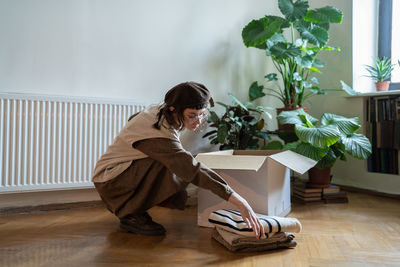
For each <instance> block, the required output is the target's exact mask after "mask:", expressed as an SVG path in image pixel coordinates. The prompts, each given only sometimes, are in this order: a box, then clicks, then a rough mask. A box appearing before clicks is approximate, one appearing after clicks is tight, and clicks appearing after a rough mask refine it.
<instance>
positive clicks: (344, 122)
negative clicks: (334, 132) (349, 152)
mask: <svg viewBox="0 0 400 267" xmlns="http://www.w3.org/2000/svg"><path fill="white" fill-rule="evenodd" d="M321 124H322V125H336V126H337V127H338V129H339V131H340V133H341V134H342V135H345V136H347V135H351V134H353V133H355V132H357V131H358V129H360V127H361V125H360V119H359V118H357V117H354V118H346V117H343V116H340V115H336V114H332V113H325V114H324V115H322V117H321Z"/></svg>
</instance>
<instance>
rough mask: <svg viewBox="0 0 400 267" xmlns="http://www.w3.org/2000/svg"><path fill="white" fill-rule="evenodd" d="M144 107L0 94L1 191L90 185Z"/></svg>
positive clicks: (88, 100) (118, 103)
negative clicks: (97, 167) (101, 160)
mask: <svg viewBox="0 0 400 267" xmlns="http://www.w3.org/2000/svg"><path fill="white" fill-rule="evenodd" d="M144 107H145V105H144V104H138V103H131V102H129V101H125V100H124V101H107V100H101V99H86V100H84V101H82V100H79V99H77V98H67V97H65V98H63V97H43V96H30V97H20V96H12V95H9V94H0V114H1V116H0V175H1V184H0V192H13V191H31V190H41V189H43V190H45V189H54V188H73V187H75V188H76V187H88V186H92V184H91V182H90V179H91V175H92V171H93V168H94V166H95V164H96V161H97V160H98V159H99V157H100V156H101V155H102V153H103V152H104V151H105V149H106V148H107V146H108V145H109V144H110V143H111V142H112V140H113V138H114V137H115V136H116V135H117V133H118V132H119V131H120V129H121V128H122V127H123V126H124V124H125V123H126V121H127V119H128V118H129V116H130V115H132V114H134V113H136V112H138V111H140V110H142V109H143V108H144Z"/></svg>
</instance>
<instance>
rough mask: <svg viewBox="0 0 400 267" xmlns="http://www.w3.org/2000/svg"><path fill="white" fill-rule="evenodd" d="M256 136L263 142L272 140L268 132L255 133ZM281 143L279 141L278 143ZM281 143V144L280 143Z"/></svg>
mask: <svg viewBox="0 0 400 267" xmlns="http://www.w3.org/2000/svg"><path fill="white" fill-rule="evenodd" d="M254 136H257V137H259V138H261V139H263V140H270V139H271V137H270V136H269V134H268V133H266V132H255V133H254ZM278 142H279V141H278ZM279 143H280V142H279Z"/></svg>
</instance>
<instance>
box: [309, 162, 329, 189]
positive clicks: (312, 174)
mask: <svg viewBox="0 0 400 267" xmlns="http://www.w3.org/2000/svg"><path fill="white" fill-rule="evenodd" d="M330 184H331V168H326V169H322V170H321V169H318V168H317V167H312V168H311V169H309V170H308V182H307V187H312V188H326V187H329V185H330Z"/></svg>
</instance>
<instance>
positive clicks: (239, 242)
mask: <svg viewBox="0 0 400 267" xmlns="http://www.w3.org/2000/svg"><path fill="white" fill-rule="evenodd" d="M274 237H275V238H273V237H271V238H267V239H256V238H255V237H252V238H251V237H243V236H240V235H237V234H234V233H231V232H228V231H225V230H223V229H221V228H219V229H214V230H213V232H212V238H214V239H215V240H216V241H218V242H219V243H221V244H222V245H223V246H224V247H226V248H227V249H228V250H230V251H232V252H260V251H266V250H272V249H279V248H293V247H295V246H296V245H297V242H296V241H295V240H294V236H293V234H290V233H277V234H275V236H274ZM225 238H226V239H225Z"/></svg>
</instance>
